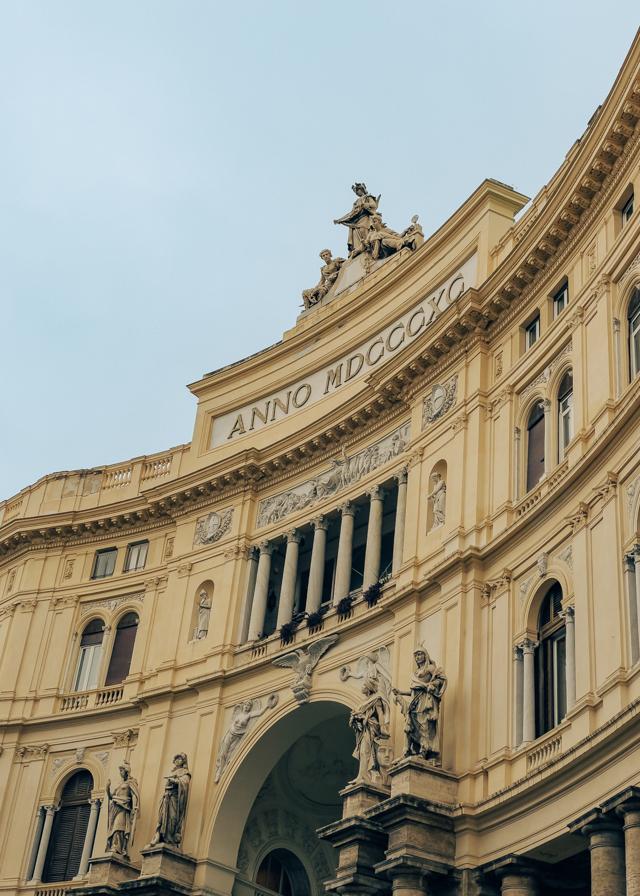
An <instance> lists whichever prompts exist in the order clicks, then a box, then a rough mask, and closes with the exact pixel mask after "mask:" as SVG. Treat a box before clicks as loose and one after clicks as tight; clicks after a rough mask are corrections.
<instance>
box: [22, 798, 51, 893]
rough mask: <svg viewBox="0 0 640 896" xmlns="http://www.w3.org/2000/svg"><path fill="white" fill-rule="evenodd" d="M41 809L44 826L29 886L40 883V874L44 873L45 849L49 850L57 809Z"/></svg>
mask: <svg viewBox="0 0 640 896" xmlns="http://www.w3.org/2000/svg"><path fill="white" fill-rule="evenodd" d="M43 808H44V811H45V816H44V825H43V826H42V836H41V837H40V846H39V847H38V855H37V856H36V865H35V868H34V869H33V877H32V878H31V880H30V881H29V883H30V884H41V883H42V872H43V871H44V862H45V859H46V858H47V849H48V848H49V838H50V837H51V828H52V827H53V816H54V815H55V813H56V810H57V808H58V807H57V806H43Z"/></svg>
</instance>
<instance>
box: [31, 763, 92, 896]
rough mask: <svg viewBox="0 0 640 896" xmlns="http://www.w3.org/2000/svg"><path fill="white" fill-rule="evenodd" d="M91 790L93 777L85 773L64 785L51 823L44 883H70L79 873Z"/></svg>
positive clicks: (43, 877) (72, 778)
mask: <svg viewBox="0 0 640 896" xmlns="http://www.w3.org/2000/svg"><path fill="white" fill-rule="evenodd" d="M92 788H93V778H92V777H91V774H90V773H89V772H88V771H85V770H83V771H80V772H77V773H76V774H75V775H73V777H71V778H69V780H68V781H67V783H66V784H65V786H64V790H63V791H62V797H61V799H60V808H59V809H58V811H57V812H56V814H55V818H54V821H53V830H52V831H51V839H50V840H49V848H48V850H47V857H46V860H45V865H44V873H43V876H42V880H43V882H45V883H55V882H57V881H63V880H72V878H74V877H75V876H76V874H77V873H78V869H79V867H80V859H81V857H82V847H83V846H84V838H85V834H86V832H87V825H88V824H89V814H90V811H91V805H90V802H89V800H90V797H91V790H92Z"/></svg>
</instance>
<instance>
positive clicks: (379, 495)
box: [367, 485, 384, 501]
mask: <svg viewBox="0 0 640 896" xmlns="http://www.w3.org/2000/svg"><path fill="white" fill-rule="evenodd" d="M367 495H368V496H369V498H370V500H371V501H384V489H383V488H382V486H381V485H373V486H371V488H370V489H367Z"/></svg>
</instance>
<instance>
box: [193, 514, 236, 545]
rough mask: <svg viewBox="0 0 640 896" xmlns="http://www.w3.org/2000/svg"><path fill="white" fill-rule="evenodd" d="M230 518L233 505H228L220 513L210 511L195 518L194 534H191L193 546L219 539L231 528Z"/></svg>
mask: <svg viewBox="0 0 640 896" xmlns="http://www.w3.org/2000/svg"><path fill="white" fill-rule="evenodd" d="M232 519H233V507H228V508H227V509H226V510H223V511H221V512H220V513H217V512H216V511H212V512H211V513H208V514H207V515H206V516H202V517H200V518H199V519H198V520H196V528H195V534H194V536H193V544H194V547H195V546H196V545H204V544H213V543H214V542H216V541H220V539H221V538H222V537H223V536H224V535H226V534H227V532H228V531H229V529H230V528H231V522H232Z"/></svg>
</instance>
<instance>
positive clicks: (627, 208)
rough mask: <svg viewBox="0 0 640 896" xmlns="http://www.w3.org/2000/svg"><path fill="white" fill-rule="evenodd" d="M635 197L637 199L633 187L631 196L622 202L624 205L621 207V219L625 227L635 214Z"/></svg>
mask: <svg viewBox="0 0 640 896" xmlns="http://www.w3.org/2000/svg"><path fill="white" fill-rule="evenodd" d="M634 199H635V193H634V191H633V189H632V190H631V195H630V196H629V198H628V199H627V200H626V201H625V202H623V204H622V206H621V208H620V219H621V221H622V226H623V227H626V226H627V224H628V223H629V220H630V218H631V216H632V215H633V212H634Z"/></svg>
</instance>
